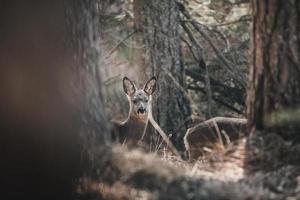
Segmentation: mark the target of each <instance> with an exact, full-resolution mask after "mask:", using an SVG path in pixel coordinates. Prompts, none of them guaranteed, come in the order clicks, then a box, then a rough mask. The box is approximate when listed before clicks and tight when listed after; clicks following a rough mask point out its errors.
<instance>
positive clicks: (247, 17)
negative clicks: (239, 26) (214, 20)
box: [213, 15, 252, 27]
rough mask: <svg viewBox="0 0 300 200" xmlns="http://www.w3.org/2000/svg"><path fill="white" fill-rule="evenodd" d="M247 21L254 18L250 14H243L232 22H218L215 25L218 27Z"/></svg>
mask: <svg viewBox="0 0 300 200" xmlns="http://www.w3.org/2000/svg"><path fill="white" fill-rule="evenodd" d="M247 21H252V18H251V16H250V15H245V16H241V17H240V18H239V19H237V20H234V21H230V22H225V23H222V24H216V25H213V26H214V27H216V26H227V25H232V24H236V23H240V22H247Z"/></svg>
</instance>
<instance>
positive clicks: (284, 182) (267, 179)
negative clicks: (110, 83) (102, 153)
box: [77, 137, 300, 200]
mask: <svg viewBox="0 0 300 200" xmlns="http://www.w3.org/2000/svg"><path fill="white" fill-rule="evenodd" d="M279 146H282V145H279ZM118 151H120V152H122V151H123V150H122V149H121V150H118ZM122 153H123V152H122ZM246 156H248V155H246V138H245V137H243V138H241V139H239V140H237V141H235V142H233V143H232V144H231V145H229V146H228V147H227V148H226V149H224V150H223V151H220V150H219V151H217V150H213V151H211V152H208V153H207V154H205V155H203V156H201V157H200V158H198V159H197V160H194V161H191V162H188V161H183V160H181V159H179V158H177V157H175V156H174V155H172V154H171V153H170V151H168V150H166V149H162V150H160V151H157V152H155V153H154V154H153V153H152V154H150V155H149V154H148V155H146V154H144V153H140V152H138V153H137V152H133V153H129V154H127V156H125V157H123V158H118V157H116V158H117V160H118V161H117V162H116V163H117V165H118V167H120V169H121V171H122V170H124V171H126V170H127V171H126V173H128V175H127V174H126V173H124V175H122V176H121V177H122V178H121V179H119V180H118V181H115V182H114V183H109V184H108V183H103V182H101V181H98V180H94V179H90V178H87V177H83V178H81V179H80V182H79V184H78V187H77V193H78V194H79V195H78V198H77V199H79V200H85V199H128V200H129V199H140V200H146V199H165V196H161V195H160V194H158V193H159V190H162V191H163V192H166V191H168V190H169V188H168V189H166V191H165V189H161V188H163V187H160V186H157V188H160V189H157V191H156V192H155V189H153V188H156V186H153V183H154V184H166V183H167V184H170V187H171V188H173V190H177V189H178V190H180V189H181V188H182V187H183V188H185V189H182V191H190V190H191V189H190V188H193V187H195V186H194V185H188V184H191V183H192V184H195V185H196V184H197V183H201V184H202V185H201V184H200V186H199V189H197V188H196V189H195V190H194V191H193V192H195V191H196V192H195V193H197V194H194V197H193V198H189V195H193V194H181V196H177V197H176V195H175V196H168V197H169V198H167V199H174V198H175V199H199V198H201V199H202V198H204V197H206V198H208V199H224V198H225V199H288V200H297V199H300V171H299V167H297V165H294V166H290V165H288V164H287V165H286V166H282V167H280V168H278V169H279V170H273V171H269V172H265V171H258V172H256V173H252V174H251V175H249V174H247V172H246V171H245V170H246V167H245V166H244V165H245V163H246V161H245V159H246ZM274 159H276V158H274ZM127 162H128V163H127ZM165 164H166V165H165ZM120 165H122V166H120ZM168 166H170V168H168ZM172 170H175V172H174V171H172ZM167 171H171V172H167ZM145 172H146V173H145ZM156 173H157V177H160V176H162V177H163V176H172V175H174V177H176V176H177V177H184V178H183V179H182V180H181V179H180V180H181V183H180V184H181V185H183V186H178V185H176V180H178V179H176V178H175V181H174V180H172V179H170V180H168V179H167V180H165V179H155V178H154V179H151V178H152V177H151V176H154V177H155V176H156ZM137 174H138V175H137ZM141 174H142V176H141ZM139 175H140V176H139ZM136 176H137V177H136ZM132 177H133V178H132ZM141 177H142V178H143V180H141V179H140V178H141ZM122 179H123V180H122ZM131 179H136V180H135V181H136V183H135V184H139V182H140V181H141V182H143V183H141V184H142V185H144V186H141V187H140V186H138V185H135V186H134V184H133V185H132V184H130V183H129V184H128V180H131ZM147 179H148V181H147ZM124 180H126V181H124ZM145 180H146V181H145ZM187 180H188V181H187ZM189 180H191V181H190V182H189ZM195 180H200V182H197V181H196V182H193V181H195ZM173 182H174V183H175V184H174V183H173ZM182 183H185V184H186V185H184V184H182ZM145 185H146V186H145ZM143 187H144V188H143ZM147 187H149V188H152V189H149V190H148V189H147ZM201 187H202V188H204V189H202V190H201ZM224 187H225V188H224ZM176 188H177V189H176ZM186 188H188V189H186ZM223 188H224V189H223ZM171 191H172V189H171ZM182 191H181V193H182ZM199 191H200V192H199ZM203 191H204V192H203ZM224 191H225V192H224ZM173 192H174V191H173ZM201 192H202V193H201ZM187 193H188V192H187ZM218 193H220V195H219V194H218ZM222 193H223V194H222ZM244 193H245V194H244ZM199 194H200V196H197V195H199ZM170 195H171V194H170ZM222 195H223V196H222ZM195 197H196V198H195ZM249 197H250V198H249ZM206 198H204V199H206Z"/></svg>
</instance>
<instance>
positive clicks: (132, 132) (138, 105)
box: [112, 77, 156, 148]
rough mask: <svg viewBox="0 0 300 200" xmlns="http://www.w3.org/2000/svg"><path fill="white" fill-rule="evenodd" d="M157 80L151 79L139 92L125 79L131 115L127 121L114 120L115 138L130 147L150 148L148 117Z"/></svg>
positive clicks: (124, 85) (124, 83)
mask: <svg viewBox="0 0 300 200" xmlns="http://www.w3.org/2000/svg"><path fill="white" fill-rule="evenodd" d="M155 85H156V78H155V77H153V78H151V79H150V80H149V81H148V82H147V83H146V84H145V86H144V88H143V89H139V90H137V89H136V87H135V85H134V83H133V82H132V81H131V80H129V79H128V78H127V77H125V78H124V79H123V88H124V91H125V93H126V95H127V98H128V101H129V113H128V117H127V119H126V120H125V121H123V122H119V121H115V120H113V121H112V123H113V138H114V139H115V140H117V141H119V142H120V143H126V144H127V145H128V146H134V147H138V146H142V147H146V148H147V147H150V142H151V134H150V130H149V127H148V115H149V113H150V112H151V99H152V98H151V95H152V93H153V92H154V90H155Z"/></svg>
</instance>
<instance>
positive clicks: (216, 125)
mask: <svg viewBox="0 0 300 200" xmlns="http://www.w3.org/2000/svg"><path fill="white" fill-rule="evenodd" d="M212 122H213V125H214V127H215V129H216V132H217V134H218V138H219V141H220V144H221V146H222V149H223V150H224V149H225V147H224V143H223V140H222V136H221V132H220V129H219V126H218V124H217V123H216V120H215V119H212Z"/></svg>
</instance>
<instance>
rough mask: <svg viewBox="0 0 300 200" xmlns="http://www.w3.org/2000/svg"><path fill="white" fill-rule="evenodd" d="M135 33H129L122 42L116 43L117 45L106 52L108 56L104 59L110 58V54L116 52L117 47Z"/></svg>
mask: <svg viewBox="0 0 300 200" xmlns="http://www.w3.org/2000/svg"><path fill="white" fill-rule="evenodd" d="M135 33H136V30H134V31H133V32H131V33H129V34H128V35H127V36H126V37H124V38H123V39H122V40H120V41H119V42H118V44H116V45H115V46H114V47H113V48H112V49H111V50H110V51H109V52H108V54H107V55H106V56H105V59H107V58H108V57H110V56H111V54H112V53H113V52H114V51H115V50H117V49H118V48H119V46H120V45H121V44H122V43H124V42H125V41H126V40H127V39H128V38H130V37H131V36H132V35H133V34H135Z"/></svg>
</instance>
